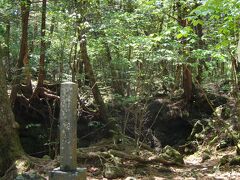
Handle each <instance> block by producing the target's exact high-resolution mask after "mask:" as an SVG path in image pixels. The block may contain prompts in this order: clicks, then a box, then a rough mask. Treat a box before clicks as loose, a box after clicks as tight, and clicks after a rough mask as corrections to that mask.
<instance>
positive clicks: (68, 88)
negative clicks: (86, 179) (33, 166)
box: [60, 82, 78, 171]
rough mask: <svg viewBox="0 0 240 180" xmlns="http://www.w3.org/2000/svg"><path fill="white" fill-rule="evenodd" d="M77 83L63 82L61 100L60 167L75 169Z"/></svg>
mask: <svg viewBox="0 0 240 180" xmlns="http://www.w3.org/2000/svg"><path fill="white" fill-rule="evenodd" d="M77 93H78V87H77V84H75V83H72V82H65V83H62V84H61V93H60V96H61V100H60V169H61V171H73V170H76V167H77V152H76V150H77Z"/></svg>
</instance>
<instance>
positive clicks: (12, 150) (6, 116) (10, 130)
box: [0, 59, 24, 177]
mask: <svg viewBox="0 0 240 180" xmlns="http://www.w3.org/2000/svg"><path fill="white" fill-rule="evenodd" d="M4 78H5V75H4V71H3V65H2V61H1V59H0V116H1V118H0V147H1V148H0V154H1V156H0V177H1V176H3V175H4V172H5V171H6V170H7V169H8V168H9V167H10V166H11V165H12V163H13V162H14V160H16V159H17V158H18V157H20V156H22V155H23V154H24V152H23V149H22V146H21V144H20V140H19V136H18V134H17V128H18V124H17V123H16V122H15V120H14V116H13V113H12V110H11V106H10V101H9V98H8V94H7V85H6V81H5V79H4Z"/></svg>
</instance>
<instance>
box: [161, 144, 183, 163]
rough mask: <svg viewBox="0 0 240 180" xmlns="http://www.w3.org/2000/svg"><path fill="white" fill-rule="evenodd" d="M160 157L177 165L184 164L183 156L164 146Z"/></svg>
mask: <svg viewBox="0 0 240 180" xmlns="http://www.w3.org/2000/svg"><path fill="white" fill-rule="evenodd" d="M161 156H162V157H163V158H164V159H166V160H168V161H172V162H175V163H177V164H184V161H183V156H182V155H181V154H180V153H179V152H178V151H177V150H176V149H174V148H172V147H171V146H165V147H164V148H163V153H162V154H161Z"/></svg>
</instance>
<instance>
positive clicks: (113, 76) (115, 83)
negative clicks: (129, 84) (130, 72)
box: [104, 42, 124, 96]
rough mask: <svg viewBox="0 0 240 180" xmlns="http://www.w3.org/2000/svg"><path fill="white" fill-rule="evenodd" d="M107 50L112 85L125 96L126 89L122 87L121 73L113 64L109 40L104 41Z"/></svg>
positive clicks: (114, 90) (115, 90) (115, 91)
mask: <svg viewBox="0 0 240 180" xmlns="http://www.w3.org/2000/svg"><path fill="white" fill-rule="evenodd" d="M104 46H105V50H106V58H107V62H108V64H109V68H110V72H111V80H112V82H111V86H112V89H113V92H114V93H117V94H119V95H122V96H124V89H123V88H122V82H121V80H119V78H120V77H119V75H118V74H117V73H116V70H115V68H114V66H113V62H112V55H111V50H110V48H109V45H108V43H107V42H104Z"/></svg>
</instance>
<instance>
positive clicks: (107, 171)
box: [103, 163, 125, 179]
mask: <svg viewBox="0 0 240 180" xmlns="http://www.w3.org/2000/svg"><path fill="white" fill-rule="evenodd" d="M104 166H105V168H104V170H103V176H104V177H105V178H108V179H116V178H121V177H124V175H125V173H124V169H123V168H121V167H119V166H115V165H113V164H110V163H106V164H105V165H104Z"/></svg>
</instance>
